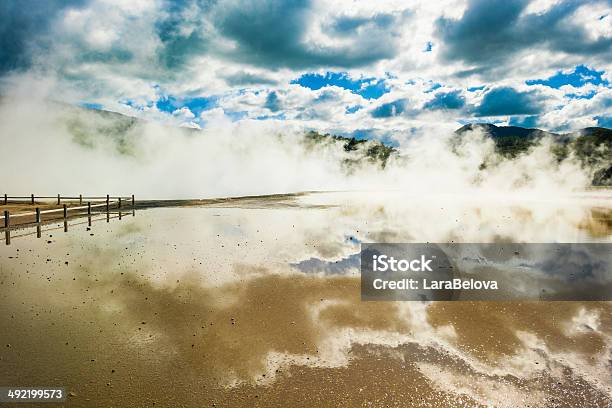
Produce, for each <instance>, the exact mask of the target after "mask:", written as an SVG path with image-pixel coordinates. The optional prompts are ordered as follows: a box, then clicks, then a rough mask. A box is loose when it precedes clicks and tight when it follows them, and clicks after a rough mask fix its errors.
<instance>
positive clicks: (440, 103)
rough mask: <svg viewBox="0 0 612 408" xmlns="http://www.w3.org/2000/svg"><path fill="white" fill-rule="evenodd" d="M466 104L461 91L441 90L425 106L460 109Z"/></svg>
mask: <svg viewBox="0 0 612 408" xmlns="http://www.w3.org/2000/svg"><path fill="white" fill-rule="evenodd" d="M464 106H465V98H464V97H463V95H461V92H460V91H452V92H440V93H437V94H436V95H435V96H434V98H433V99H432V100H431V101H429V102H427V103H426V104H425V105H424V106H423V108H424V109H430V110H438V109H460V108H463V107H464Z"/></svg>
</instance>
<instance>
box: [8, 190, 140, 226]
mask: <svg viewBox="0 0 612 408" xmlns="http://www.w3.org/2000/svg"><path fill="white" fill-rule="evenodd" d="M37 198H38V199H42V200H45V199H56V198H57V205H60V204H61V200H62V199H64V201H66V200H68V201H70V200H79V206H78V207H68V206H67V205H66V203H65V202H64V205H63V207H62V208H56V209H50V210H41V209H40V208H39V207H36V208H35V211H28V212H20V213H17V214H11V213H10V212H9V211H8V210H5V211H4V215H2V216H0V219H3V220H4V228H10V226H11V219H12V218H17V217H29V216H32V215H35V216H36V221H35V222H36V223H41V222H42V214H53V213H59V212H63V218H64V219H66V218H68V215H69V212H73V213H74V212H75V211H81V210H85V209H86V210H87V214H88V215H90V214H91V209H92V208H98V207H106V211H107V212H108V211H109V209H110V207H111V206H112V207H114V206H115V205H116V206H117V208H118V209H121V208H122V205H123V200H124V199H126V198H125V197H111V196H110V195H108V194H107V195H106V197H102V196H89V197H85V196H83V195H79V196H78V197H70V196H63V197H62V196H61V195H60V194H58V195H57V196H35V195H34V194H32V195H30V196H29V197H28V196H8V195H7V194H4V205H8V203H9V200H17V202H18V203H22V202H23V201H21V200H27V202H29V203H30V204H31V205H33V204H35V199H37ZM83 200H88V201H87V205H82V204H83ZM92 201H94V202H99V201H103V202H102V203H100V204H92ZM127 201H128V202H129V203H130V205H129V206H130V207H131V208H132V209H133V208H134V207H135V201H134V194H132V196H131V197H127Z"/></svg>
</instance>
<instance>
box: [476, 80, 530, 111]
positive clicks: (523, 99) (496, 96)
mask: <svg viewBox="0 0 612 408" xmlns="http://www.w3.org/2000/svg"><path fill="white" fill-rule="evenodd" d="M541 112H542V100H541V98H540V97H539V96H538V94H537V93H536V92H535V91H530V92H519V91H517V90H516V89H514V88H510V87H501V88H495V89H492V90H490V91H489V92H487V93H486V94H485V96H484V97H483V98H482V102H481V103H480V105H479V106H478V107H476V109H475V110H474V114H475V115H476V116H505V115H535V114H538V113H541Z"/></svg>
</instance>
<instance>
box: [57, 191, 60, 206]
mask: <svg viewBox="0 0 612 408" xmlns="http://www.w3.org/2000/svg"><path fill="white" fill-rule="evenodd" d="M57 205H60V195H59V194H58V195H57Z"/></svg>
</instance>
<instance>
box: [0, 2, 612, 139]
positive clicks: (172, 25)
mask: <svg viewBox="0 0 612 408" xmlns="http://www.w3.org/2000/svg"><path fill="white" fill-rule="evenodd" d="M611 63H612V2H611V1H585V0H582V1H565V0H532V1H528V0H504V1H493V0H489V1H484V0H441V1H431V0H425V1H418V0H415V1H393V0H389V1H349V0H337V1H333V2H330V1H317V0H287V1H275V0H260V1H257V2H252V1H243V0H219V1H213V0H178V1H159V0H129V1H120V0H69V1H66V0H64V1H61V0H31V1H27V2H23V1H13V0H5V1H2V2H0V92H2V94H3V95H7V94H9V91H8V90H10V89H11V88H12V87H15V86H18V85H19V84H22V83H32V84H39V87H40V88H41V89H42V88H44V92H45V97H46V98H49V99H51V100H56V101H61V102H65V103H69V104H73V105H79V106H83V107H86V108H91V109H105V110H110V111H115V112H120V113H123V114H127V115H131V116H136V117H140V118H144V119H147V120H150V121H155V122H160V123H164V124H171V125H176V126H186V127H194V128H201V129H206V128H207V127H210V126H219V125H222V124H224V123H227V124H235V123H237V122H238V123H241V122H244V123H249V122H267V123H268V124H270V125H276V124H278V125H279V126H290V127H293V128H297V129H305V130H310V129H312V130H317V131H320V132H323V133H333V134H338V135H344V136H355V137H358V138H375V139H380V140H387V141H392V142H393V141H399V142H400V143H401V141H402V140H404V139H405V138H406V135H410V134H412V133H415V132H419V131H422V130H423V129H429V128H441V129H455V128H458V127H460V126H462V125H463V124H466V123H471V122H488V123H495V124H498V125H517V126H525V127H538V128H542V129H546V130H550V131H556V132H568V131H573V130H577V129H580V128H584V127H588V126H604V127H612V90H611V82H612V78H611V76H610V72H611V69H612V66H611Z"/></svg>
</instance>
